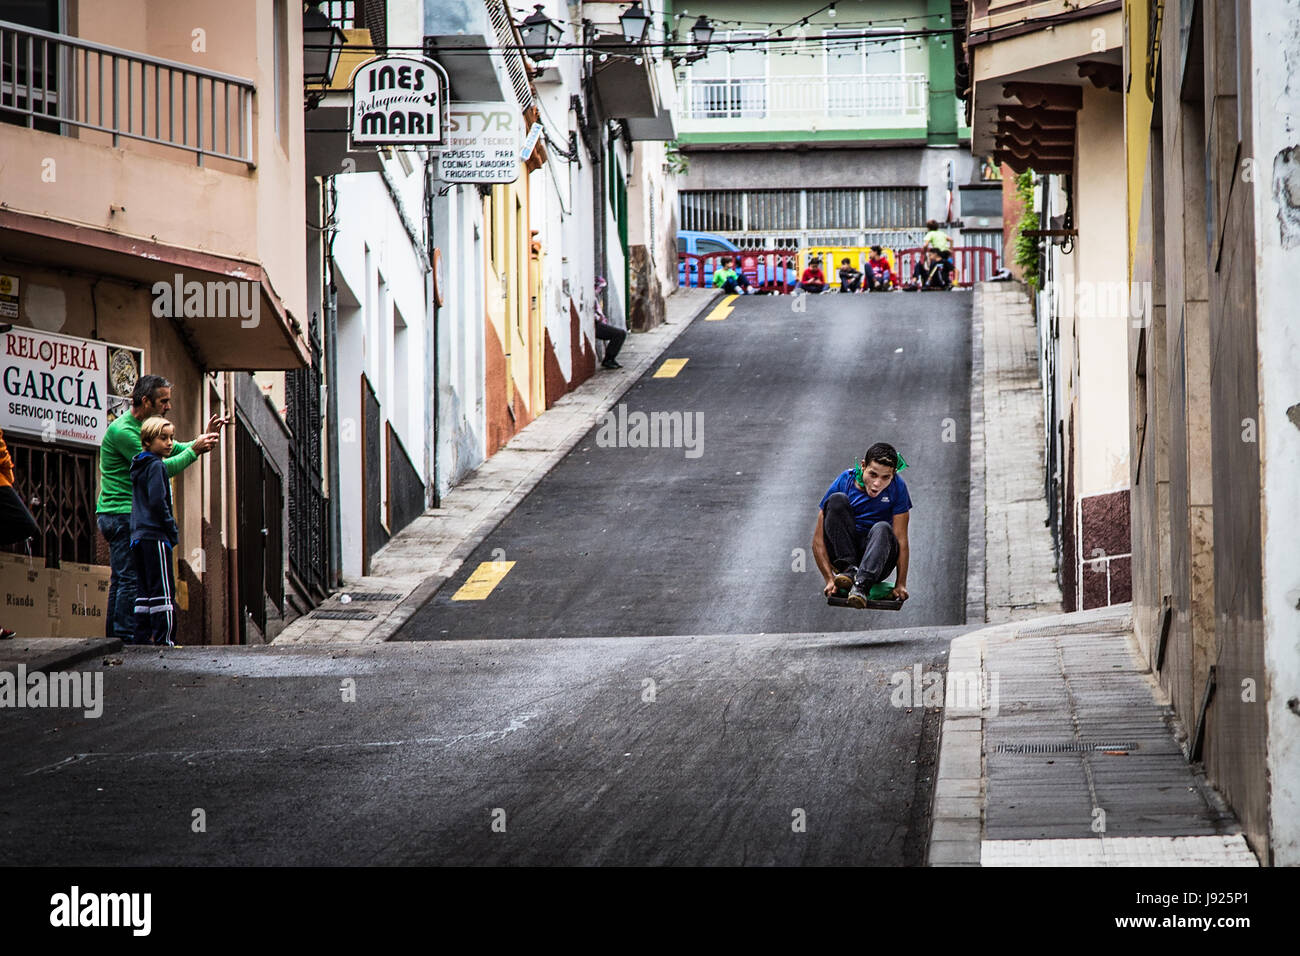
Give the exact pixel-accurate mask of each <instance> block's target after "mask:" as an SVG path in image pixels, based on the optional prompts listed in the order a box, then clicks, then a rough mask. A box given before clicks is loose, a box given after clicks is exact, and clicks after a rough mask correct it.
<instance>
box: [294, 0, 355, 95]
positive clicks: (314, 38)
mask: <svg viewBox="0 0 1300 956" xmlns="http://www.w3.org/2000/svg"><path fill="white" fill-rule="evenodd" d="M346 42H347V37H346V36H344V35H343V31H342V30H340V29H339V28H338V27H336V26H334V24H332V23H331V22H330V19H329V17H327V16H325V14H323V13H322V12H321V11H320V10H318V9H317V8H316V7H315V6H314V5H312V4H310V3H304V4H303V7H302V46H303V51H302V81H303V84H304V85H306V86H308V87H312V86H329V85H330V84H331V83H332V82H334V70H335V68H336V67H337V66H338V65H339V54H340V53H342V52H343V44H344V43H346ZM324 95H325V91H324V90H309V91H308V93H307V109H314V108H315V107H316V106H317V105H318V104H319V103H320V101H321V98H322V97H323V96H324Z"/></svg>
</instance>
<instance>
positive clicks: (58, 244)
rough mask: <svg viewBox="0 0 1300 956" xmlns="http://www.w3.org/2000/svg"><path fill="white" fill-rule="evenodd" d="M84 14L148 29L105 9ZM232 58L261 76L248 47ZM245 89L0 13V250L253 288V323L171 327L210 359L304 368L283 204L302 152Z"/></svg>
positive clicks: (122, 273) (185, 322)
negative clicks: (37, 178) (37, 179)
mask: <svg viewBox="0 0 1300 956" xmlns="http://www.w3.org/2000/svg"><path fill="white" fill-rule="evenodd" d="M81 21H82V26H83V28H85V29H86V30H87V32H92V31H93V32H92V35H96V36H102V35H103V34H105V33H108V34H109V35H114V34H116V35H132V34H136V35H144V31H143V29H142V28H141V29H137V27H138V24H133V23H132V21H131V18H130V17H123V16H115V15H112V14H110V13H108V12H107V11H104V10H102V9H97V8H90V9H89V10H83V15H82V17H81ZM256 29H257V24H250V25H249V35H250V36H251V35H252V33H253V31H254V30H256ZM215 59H216V58H214V60H215ZM218 62H220V61H218ZM227 62H228V63H231V64H233V65H234V67H235V68H236V69H241V68H242V67H245V66H251V67H252V68H253V69H254V70H261V62H260V61H259V60H257V58H256V56H255V55H250V54H247V53H245V52H243V51H241V52H240V53H239V54H238V56H237V57H236V58H235V59H233V60H228V61H227ZM300 69H301V68H299V74H298V75H299V77H301V72H300ZM257 76H258V77H259V78H260V80H261V81H262V82H264V83H267V84H268V85H269V82H270V77H271V76H272V74H271V71H270V69H269V67H268V68H267V69H266V70H261V71H260V72H258V73H257ZM299 82H300V81H299ZM255 97H256V89H255V83H254V80H252V79H247V78H244V77H241V76H236V75H232V74H230V73H223V72H217V71H215V70H211V69H206V68H201V67H197V66H193V65H191V64H186V63H182V62H179V61H175V60H168V59H161V58H159V57H155V56H151V55H148V54H146V53H143V52H138V51H134V50H126V49H121V48H119V47H114V46H109V45H107V44H104V43H101V42H95V41H93V40H90V39H87V38H84V37H79V36H71V35H67V34H60V33H50V32H46V31H43V30H37V29H33V28H29V27H26V26H21V25H18V24H14V23H10V22H7V21H0V154H2V155H3V156H4V157H5V159H4V162H3V163H0V196H3V197H4V198H5V203H4V205H3V208H0V257H4V258H7V259H10V260H14V261H25V262H35V263H39V264H41V265H45V266H47V267H53V268H61V269H68V270H71V271H75V272H89V273H98V274H102V275H108V276H115V277H120V278H123V279H128V280H132V281H135V282H139V283H141V284H145V285H152V284H153V283H155V282H158V281H163V282H172V281H173V280H174V278H175V276H176V275H177V274H184V277H185V279H186V280H187V281H189V280H195V281H199V282H205V281H211V282H220V283H225V282H228V281H231V280H237V281H245V282H252V283H256V285H257V288H258V310H259V311H258V315H260V316H261V318H260V320H258V322H257V323H256V325H255V327H253V326H248V327H240V326H238V325H235V326H234V327H238V328H239V329H240V331H239V333H238V334H234V335H232V334H231V333H230V328H231V327H232V324H231V323H228V322H206V321H194V320H191V319H188V318H187V319H181V318H177V319H176V320H175V322H176V324H177V325H178V326H180V327H181V328H182V333H183V335H184V336H185V337H186V340H187V342H188V344H189V346H190V347H191V349H192V351H193V352H194V354H195V355H196V356H198V358H199V360H200V361H201V363H202V365H203V366H204V367H205V368H207V369H210V370H227V369H248V368H254V367H256V368H263V369H275V368H294V367H298V366H300V365H302V364H303V363H304V360H305V355H306V354H307V353H306V344H305V340H304V339H303V337H302V330H301V327H300V326H299V323H298V320H297V319H296V318H294V317H293V315H292V314H291V310H293V311H297V312H299V313H301V310H302V308H303V306H304V305H305V302H304V299H305V285H304V284H300V282H299V279H300V278H302V276H303V255H302V253H301V251H300V250H301V247H302V227H301V224H300V223H296V224H295V223H294V222H291V221H290V217H287V216H285V215H284V213H283V211H282V209H283V203H284V200H283V198H282V197H283V194H284V191H285V190H286V188H289V187H292V186H294V185H295V177H297V179H296V181H297V182H300V181H301V179H300V173H295V172H294V171H293V165H294V160H296V161H297V163H298V164H299V165H300V164H301V155H300V153H299V152H297V151H298V150H300V146H295V145H293V144H294V140H293V138H292V130H291V128H290V127H289V126H287V125H286V126H285V127H284V128H283V137H284V139H283V141H282V142H277V140H279V139H280V137H277V136H276V135H275V133H276V130H275V127H274V123H275V118H274V117H275V113H274V107H272V108H271V111H270V112H268V109H267V107H270V106H271V104H272V103H273V102H274V98H271V99H269V100H267V101H264V102H262V103H261V104H260V105H261V110H260V111H259V108H258V107H259V104H258V102H257V101H256V99H255ZM285 122H286V124H287V120H286V121H285ZM291 155H292V159H291V158H290V157H291ZM33 170H35V171H37V172H36V173H35V174H34V173H33ZM43 171H44V172H48V173H49V176H50V178H49V179H48V180H47V181H45V182H44V183H43V185H40V186H36V187H34V186H33V185H32V183H33V178H34V175H43ZM277 187H278V189H277ZM294 192H295V193H301V189H294ZM277 204H278V205H277ZM294 218H300V217H294ZM273 280H274V282H273ZM276 286H278V287H279V288H278V290H277V288H276Z"/></svg>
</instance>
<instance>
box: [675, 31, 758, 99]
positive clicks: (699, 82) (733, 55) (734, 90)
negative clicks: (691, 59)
mask: <svg viewBox="0 0 1300 956" xmlns="http://www.w3.org/2000/svg"><path fill="white" fill-rule="evenodd" d="M765 35H766V34H764V33H763V32H762V31H754V30H749V31H746V30H731V31H725V30H720V31H718V32H717V33H714V35H713V40H712V41H711V43H710V44H709V45H710V47H711V49H712V52H711V53H710V54H709V55H708V56H707V57H705V58H704V59H703V60H701V61H700V62H698V63H696V64H695V65H693V66H692V67H691V70H690V82H689V89H690V115H691V116H693V117H696V118H698V119H762V118H763V117H764V116H766V115H767V54H766V53H765V52H764V50H763V46H762V45H761V44H758V43H746V44H743V45H740V46H735V47H732V52H730V53H729V52H727V43H728V42H729V41H735V40H756V39H761V38H762V37H764V36H765Z"/></svg>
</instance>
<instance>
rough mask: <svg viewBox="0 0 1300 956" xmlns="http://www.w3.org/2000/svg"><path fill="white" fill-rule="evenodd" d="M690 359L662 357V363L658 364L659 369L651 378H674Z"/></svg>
mask: <svg viewBox="0 0 1300 956" xmlns="http://www.w3.org/2000/svg"><path fill="white" fill-rule="evenodd" d="M689 361H690V359H664V364H663V365H660V366H659V371H657V372H655V373H654V375H653V376H651V377H652V378H676V377H677V373H678V372H680V371H681V370H682V369H683V368H684V367H685V366H686V363H687V362H689Z"/></svg>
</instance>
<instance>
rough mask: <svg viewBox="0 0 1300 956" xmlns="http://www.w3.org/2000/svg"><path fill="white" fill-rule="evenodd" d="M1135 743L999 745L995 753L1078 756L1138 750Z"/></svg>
mask: <svg viewBox="0 0 1300 956" xmlns="http://www.w3.org/2000/svg"><path fill="white" fill-rule="evenodd" d="M1137 749H1138V746H1137V744H1134V743H1126V744H1079V743H1068V744H998V745H997V747H996V748H994V751H993V752H994V753H999V754H1077V753H1096V752H1097V751H1100V750H1122V751H1130V750H1137Z"/></svg>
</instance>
